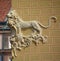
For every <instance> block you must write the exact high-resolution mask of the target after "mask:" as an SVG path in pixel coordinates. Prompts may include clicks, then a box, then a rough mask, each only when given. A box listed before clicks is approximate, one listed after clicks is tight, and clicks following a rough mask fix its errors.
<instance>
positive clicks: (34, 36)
mask: <svg viewBox="0 0 60 61" xmlns="http://www.w3.org/2000/svg"><path fill="white" fill-rule="evenodd" d="M7 18H8V22H7V24H8V26H9V27H10V28H11V31H13V30H14V31H15V33H14V35H12V37H11V45H12V56H13V57H14V56H17V54H16V49H18V50H21V49H22V47H28V46H29V45H30V43H31V42H35V44H36V45H38V44H39V40H41V41H42V42H43V43H45V42H46V41H47V36H43V35H42V28H45V29H47V28H48V27H50V25H51V21H52V20H53V21H54V22H56V20H57V18H56V17H55V16H52V17H50V18H49V20H48V21H49V22H48V25H47V26H44V25H42V24H41V23H39V22H38V21H23V20H22V19H21V18H20V17H19V16H18V14H17V13H16V11H15V10H11V11H10V12H9V13H8V14H7ZM12 28H13V29H12ZM26 28H32V30H33V33H31V34H30V35H28V36H25V35H23V33H22V32H21V29H26Z"/></svg>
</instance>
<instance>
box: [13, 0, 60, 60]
mask: <svg viewBox="0 0 60 61" xmlns="http://www.w3.org/2000/svg"><path fill="white" fill-rule="evenodd" d="M12 7H13V9H15V10H16V11H17V12H18V13H19V16H20V17H21V18H22V19H23V20H24V21H29V20H36V21H39V22H41V23H42V24H44V25H47V23H48V18H49V17H50V16H56V17H57V22H56V23H52V25H51V27H50V28H48V29H43V35H48V41H47V43H46V44H42V43H41V42H40V44H39V45H38V46H35V45H34V44H33V43H32V44H31V45H30V47H28V48H26V49H23V50H22V51H17V54H18V56H17V57H16V58H15V59H14V60H13V61H60V0H12ZM29 33H30V31H29V30H27V31H24V34H29Z"/></svg>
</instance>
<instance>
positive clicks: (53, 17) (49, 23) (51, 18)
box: [38, 16, 57, 29]
mask: <svg viewBox="0 0 60 61" xmlns="http://www.w3.org/2000/svg"><path fill="white" fill-rule="evenodd" d="M56 20H57V18H56V17H55V16H52V17H50V18H49V19H48V25H47V26H45V25H43V24H41V23H38V24H39V25H40V26H41V27H43V28H45V29H47V28H49V27H50V26H51V21H54V22H56Z"/></svg>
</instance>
